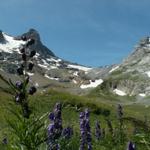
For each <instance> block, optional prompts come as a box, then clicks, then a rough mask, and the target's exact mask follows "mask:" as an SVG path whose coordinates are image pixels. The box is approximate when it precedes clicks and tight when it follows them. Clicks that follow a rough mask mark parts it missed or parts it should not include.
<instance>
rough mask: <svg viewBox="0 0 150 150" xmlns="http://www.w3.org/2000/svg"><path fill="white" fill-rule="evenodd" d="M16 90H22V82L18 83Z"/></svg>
mask: <svg viewBox="0 0 150 150" xmlns="http://www.w3.org/2000/svg"><path fill="white" fill-rule="evenodd" d="M16 88H17V89H20V90H21V89H22V88H23V83H22V82H21V81H17V82H16Z"/></svg>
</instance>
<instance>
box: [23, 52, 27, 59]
mask: <svg viewBox="0 0 150 150" xmlns="http://www.w3.org/2000/svg"><path fill="white" fill-rule="evenodd" d="M26 59H27V55H26V54H25V53H22V60H23V61H26Z"/></svg>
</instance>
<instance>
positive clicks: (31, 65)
mask: <svg viewBox="0 0 150 150" xmlns="http://www.w3.org/2000/svg"><path fill="white" fill-rule="evenodd" d="M33 66H34V64H33V63H31V62H30V63H29V64H28V70H30V71H31V70H32V69H33Z"/></svg>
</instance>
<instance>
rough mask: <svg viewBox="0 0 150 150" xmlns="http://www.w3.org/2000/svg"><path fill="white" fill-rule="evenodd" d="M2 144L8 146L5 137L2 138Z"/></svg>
mask: <svg viewBox="0 0 150 150" xmlns="http://www.w3.org/2000/svg"><path fill="white" fill-rule="evenodd" d="M2 143H3V144H4V145H7V144H8V139H7V138H6V137H5V138H3V140H2Z"/></svg>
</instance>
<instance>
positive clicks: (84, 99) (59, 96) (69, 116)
mask: <svg viewBox="0 0 150 150" xmlns="http://www.w3.org/2000/svg"><path fill="white" fill-rule="evenodd" d="M126 98H128V97H122V98H121V99H120V97H116V96H114V95H107V96H106V95H103V94H100V95H99V96H98V97H96V96H93V95H88V96H77V95H72V94H69V93H66V92H60V91H56V90H53V89H49V90H48V91H47V92H45V93H41V92H38V93H37V94H36V95H34V96H32V97H30V106H31V108H32V110H33V111H34V113H35V114H36V115H42V114H44V113H47V112H50V111H52V110H53V106H54V105H55V103H56V102H61V103H62V104H63V115H62V116H63V126H67V125H72V126H73V128H74V129H77V130H78V131H79V112H80V111H82V110H83V109H84V108H87V107H88V108H90V110H91V112H92V113H91V117H90V121H91V125H92V130H93V132H94V123H95V120H100V121H101V124H102V127H103V128H105V127H106V126H107V125H106V122H105V118H106V117H107V115H108V114H109V112H110V116H109V118H111V120H115V117H116V105H117V103H120V102H121V101H124V100H125V99H126ZM128 101H129V100H128ZM0 104H1V105H0V120H1V122H0V140H2V139H3V137H4V136H5V135H8V133H7V130H8V126H7V123H6V121H5V119H6V118H12V114H10V113H9V112H8V109H7V108H10V107H14V108H15V107H18V106H16V105H15V104H14V103H13V98H12V95H8V94H6V93H4V92H2V91H1V92H0ZM124 112H125V117H128V116H131V117H135V118H138V119H139V118H140V119H141V120H143V119H144V116H145V115H147V116H148V117H149V114H150V113H149V112H150V110H149V109H148V108H145V106H142V105H129V106H125V107H124ZM47 124H48V119H47ZM0 148H1V147H0Z"/></svg>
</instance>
